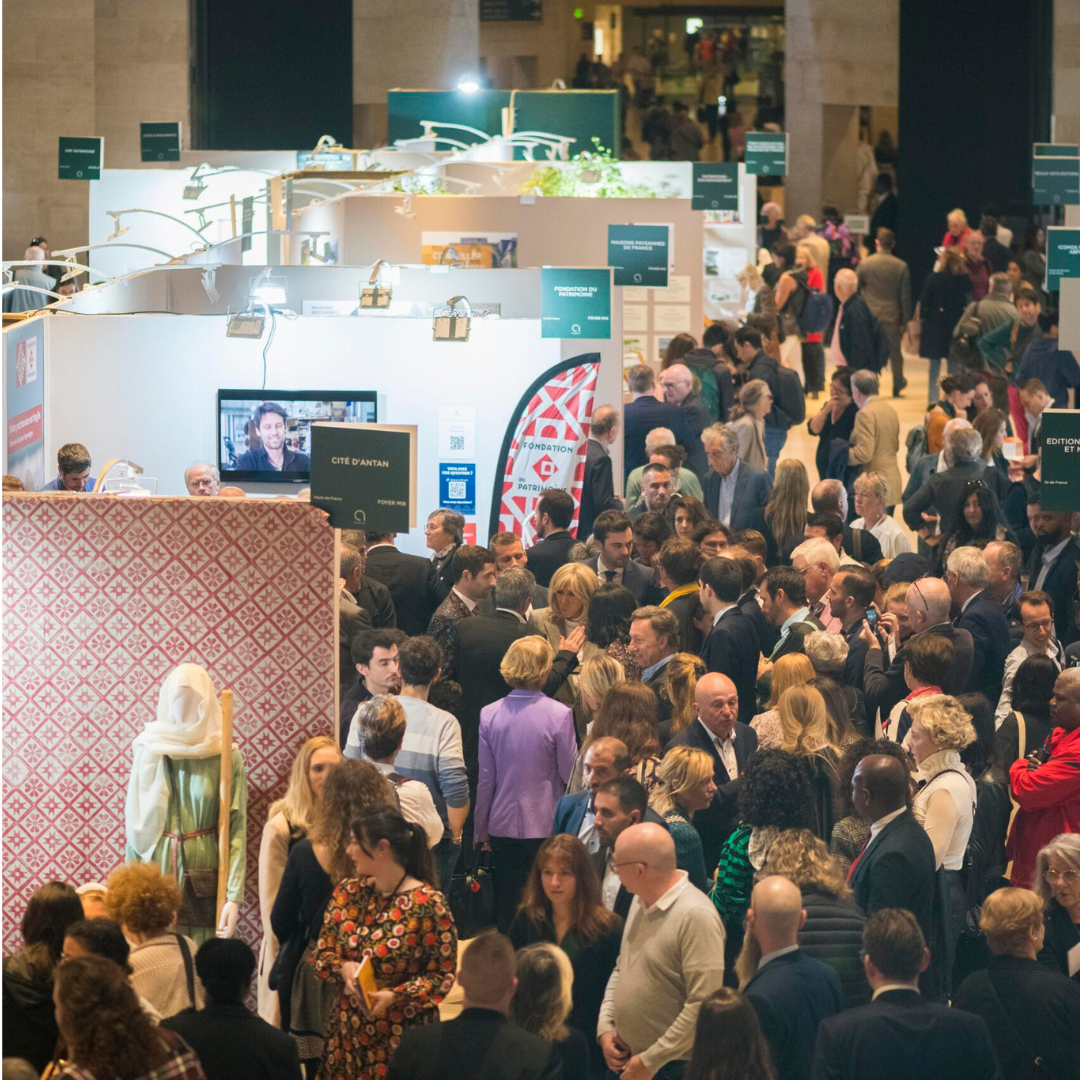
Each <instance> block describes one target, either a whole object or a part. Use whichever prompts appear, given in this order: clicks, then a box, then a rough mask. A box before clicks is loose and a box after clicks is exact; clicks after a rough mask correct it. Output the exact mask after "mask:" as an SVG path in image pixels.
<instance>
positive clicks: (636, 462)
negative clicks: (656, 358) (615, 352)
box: [623, 364, 699, 476]
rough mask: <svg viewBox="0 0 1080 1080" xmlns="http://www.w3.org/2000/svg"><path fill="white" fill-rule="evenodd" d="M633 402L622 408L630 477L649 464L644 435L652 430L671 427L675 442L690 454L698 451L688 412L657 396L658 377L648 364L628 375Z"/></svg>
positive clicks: (626, 466)
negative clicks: (635, 470)
mask: <svg viewBox="0 0 1080 1080" xmlns="http://www.w3.org/2000/svg"><path fill="white" fill-rule="evenodd" d="M626 381H627V384H628V385H629V387H630V394H631V401H630V403H629V404H628V405H626V406H624V407H623V424H624V431H623V470H624V476H629V475H630V474H631V473H632V472H633V471H634V469H636V468H638V467H639V466H641V465H647V464H648V462H649V455H648V454H647V453H646V452H645V436H646V435H648V434H649V432H650V431H652V430H653V428H668V429H669V430H670V431H671V432H672V433H673V434H674V435H675V442H676V443H677V444H678V445H679V446H681V447H682V448H683V449H684V450H685V451H686V452H687V455H689V454H690V452H691V450H692V449H693V448H695V447H696V446H697V445H698V443H699V440H698V437H697V436H696V435H694V434H693V433H692V432H691V431H690V429H689V417H688V415H687V413H686V410H685V409H680V408H679V406H678V405H669V404H668V403H667V402H666V401H660V400H658V399H657V397H656V375H655V374H654V373H653V369H652V368H651V367H649V365H648V364H638V365H637V366H636V367H632V368H631V369H630V370H629V371H628V372H627V373H626Z"/></svg>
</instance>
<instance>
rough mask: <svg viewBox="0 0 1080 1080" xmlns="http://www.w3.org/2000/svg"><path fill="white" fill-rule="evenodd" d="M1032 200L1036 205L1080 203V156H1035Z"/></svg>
mask: <svg viewBox="0 0 1080 1080" xmlns="http://www.w3.org/2000/svg"><path fill="white" fill-rule="evenodd" d="M1031 164H1032V168H1031V201H1032V203H1033V204H1034V205H1035V206H1076V205H1078V204H1080V157H1040V156H1036V157H1033V158H1032V160H1031Z"/></svg>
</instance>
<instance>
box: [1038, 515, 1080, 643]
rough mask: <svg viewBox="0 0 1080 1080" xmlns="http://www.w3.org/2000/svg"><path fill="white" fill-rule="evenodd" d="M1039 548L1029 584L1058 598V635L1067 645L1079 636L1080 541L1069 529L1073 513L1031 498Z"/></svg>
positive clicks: (1056, 612) (1056, 630) (1056, 613)
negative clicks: (1079, 571) (1079, 577)
mask: <svg viewBox="0 0 1080 1080" xmlns="http://www.w3.org/2000/svg"><path fill="white" fill-rule="evenodd" d="M1028 517H1029V519H1030V521H1031V529H1032V532H1034V533H1035V541H1036V542H1035V550H1034V551H1032V553H1031V562H1030V563H1029V564H1028V588H1029V589H1041V590H1042V591H1043V592H1045V593H1049V594H1050V596H1051V597H1052V598H1053V601H1054V635H1055V636H1056V637H1057V639H1058V641H1059V642H1061V644H1062V645H1063V646H1065V645H1071V644H1072V643H1073V642H1074V641H1076V640H1077V636H1078V631H1077V629H1076V622H1075V621H1074V619H1073V606H1072V602H1073V599H1074V598H1075V596H1076V592H1077V590H1076V564H1077V563H1078V562H1080V544H1078V543H1077V541H1076V537H1075V536H1073V535H1072V533H1071V532H1070V531H1069V527H1070V524H1071V518H1072V514H1070V513H1067V512H1057V511H1052V510H1043V509H1042V507H1041V506H1039V504H1038V500H1037V498H1036V500H1035V501H1034V502H1033V501H1032V500H1031V499H1029V500H1028Z"/></svg>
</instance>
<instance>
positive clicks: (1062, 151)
mask: <svg viewBox="0 0 1080 1080" xmlns="http://www.w3.org/2000/svg"><path fill="white" fill-rule="evenodd" d="M1035 157H1080V146H1075V145H1073V144H1071V143H1050V142H1037V143H1035Z"/></svg>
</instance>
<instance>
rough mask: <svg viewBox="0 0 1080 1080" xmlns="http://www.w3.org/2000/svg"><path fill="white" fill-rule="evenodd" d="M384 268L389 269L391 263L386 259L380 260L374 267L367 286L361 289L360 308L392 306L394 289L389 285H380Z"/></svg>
mask: <svg viewBox="0 0 1080 1080" xmlns="http://www.w3.org/2000/svg"><path fill="white" fill-rule="evenodd" d="M384 266H386V267H389V266H390V263H388V262H387V261H386V260H385V259H380V260H379V261H378V262H377V263H376V264H375V265H374V266H373V267H372V269H371V277H370V278H369V279H368V283H367V285H364V286H362V287H361V289H360V306H361V307H362V308H369V309H370V308H388V307H389V306H390V298H391V296H392V295H393V289H392V288H391V287H390V286H389V285H380V284H379V275H380V273H381V272H382V268H383V267H384Z"/></svg>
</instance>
